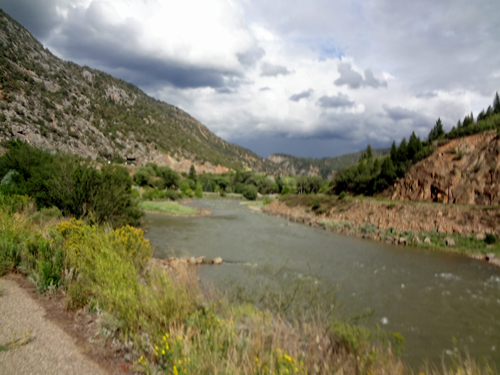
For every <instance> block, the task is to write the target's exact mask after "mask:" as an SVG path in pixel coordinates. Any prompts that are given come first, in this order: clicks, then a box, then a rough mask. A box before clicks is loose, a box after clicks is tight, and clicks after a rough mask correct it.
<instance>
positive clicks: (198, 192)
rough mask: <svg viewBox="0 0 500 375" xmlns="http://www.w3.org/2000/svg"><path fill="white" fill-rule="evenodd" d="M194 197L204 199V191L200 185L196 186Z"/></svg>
mask: <svg viewBox="0 0 500 375" xmlns="http://www.w3.org/2000/svg"><path fill="white" fill-rule="evenodd" d="M194 195H195V196H196V197H197V198H202V197H203V189H202V188H201V185H200V184H196V189H194Z"/></svg>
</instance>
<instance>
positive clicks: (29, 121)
mask: <svg viewBox="0 0 500 375" xmlns="http://www.w3.org/2000/svg"><path fill="white" fill-rule="evenodd" d="M14 138H19V139H21V140H24V141H27V142H29V143H30V144H32V145H35V146H37V147H40V148H45V149H59V150H63V151H66V152H70V153H73V154H77V155H80V156H82V157H84V158H91V159H97V158H100V159H102V160H113V161H119V162H122V161H125V160H127V158H128V159H134V161H135V162H136V163H139V164H145V163H146V162H156V163H157V164H158V165H168V166H170V167H172V168H173V169H176V170H178V171H187V170H188V169H189V167H190V166H191V164H194V165H195V167H196V169H197V171H198V172H203V171H206V172H214V173H222V172H225V171H227V170H228V169H239V168H250V169H253V170H256V171H259V172H265V173H271V174H287V173H288V171H286V170H284V169H283V168H282V167H281V166H278V165H276V164H274V163H271V162H269V161H267V160H266V159H264V158H262V157H260V156H258V155H257V154H255V153H253V152H251V151H249V150H247V149H245V148H243V147H240V146H237V145H235V144H231V143H228V142H226V141H224V140H222V139H221V138H219V137H217V136H216V135H215V134H213V133H212V132H211V131H210V130H209V129H208V128H207V127H205V126H204V125H202V124H201V123H200V122H199V121H197V120H196V119H194V118H193V117H191V116H190V115H189V114H188V113H186V112H184V111H182V110H180V109H179V108H177V107H175V106H172V105H169V104H167V103H163V102H161V101H158V100H156V99H153V98H151V97H149V96H148V95H146V94H145V93H144V92H143V91H141V90H140V89H139V88H137V87H136V86H134V85H133V84H131V83H127V82H124V81H122V80H120V79H117V78H114V77H112V76H110V75H108V74H106V73H103V72H101V71H98V70H94V69H91V68H88V67H81V66H79V65H77V64H74V63H72V62H66V61H63V60H61V59H59V58H57V57H56V56H54V55H53V54H52V53H50V51H49V50H48V49H45V48H44V47H43V46H42V44H40V42H38V41H37V40H36V39H35V38H34V37H33V36H32V35H31V34H30V33H29V32H28V31H27V30H26V29H25V28H24V27H22V26H21V25H20V24H19V23H17V22H16V21H15V20H13V19H12V18H11V17H10V16H9V15H8V14H6V13H5V12H3V11H0V140H9V139H14Z"/></svg>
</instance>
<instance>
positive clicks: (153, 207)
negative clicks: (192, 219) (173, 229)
mask: <svg viewBox="0 0 500 375" xmlns="http://www.w3.org/2000/svg"><path fill="white" fill-rule="evenodd" d="M139 208H141V209H143V210H146V211H153V212H163V213H167V214H171V215H194V214H196V213H197V211H196V209H194V208H191V207H186V206H182V205H180V204H179V203H177V202H146V201H143V202H139Z"/></svg>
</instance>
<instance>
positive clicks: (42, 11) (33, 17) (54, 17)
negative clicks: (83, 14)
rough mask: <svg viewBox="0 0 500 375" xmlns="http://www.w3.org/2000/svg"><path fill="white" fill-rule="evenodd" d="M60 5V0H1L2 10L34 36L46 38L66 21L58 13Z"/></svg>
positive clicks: (0, 6)
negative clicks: (57, 9)
mask: <svg viewBox="0 0 500 375" xmlns="http://www.w3.org/2000/svg"><path fill="white" fill-rule="evenodd" d="M58 3H60V1H58V0H45V1H32V0H15V1H12V0H0V8H2V9H3V10H4V11H5V12H7V13H8V14H9V15H10V16H11V17H12V18H14V19H15V20H16V21H18V22H19V23H20V24H21V25H23V26H24V27H25V28H26V29H28V31H30V32H31V33H32V34H34V35H36V36H37V37H38V38H44V37H47V36H48V35H49V34H50V32H51V31H52V30H53V29H54V28H56V27H58V26H59V25H61V23H62V22H63V21H64V20H63V17H62V16H61V15H60V14H58V13H57V12H56V7H57V5H58Z"/></svg>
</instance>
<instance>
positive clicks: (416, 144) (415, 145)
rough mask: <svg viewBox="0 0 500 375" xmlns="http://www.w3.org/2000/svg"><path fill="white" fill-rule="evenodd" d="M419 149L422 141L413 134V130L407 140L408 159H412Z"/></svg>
mask: <svg viewBox="0 0 500 375" xmlns="http://www.w3.org/2000/svg"><path fill="white" fill-rule="evenodd" d="M421 149H422V142H420V138H418V137H417V136H416V135H415V132H412V133H411V136H410V141H409V142H408V159H410V160H413V159H414V158H415V155H417V153H418V152H419V151H420V150H421Z"/></svg>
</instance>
